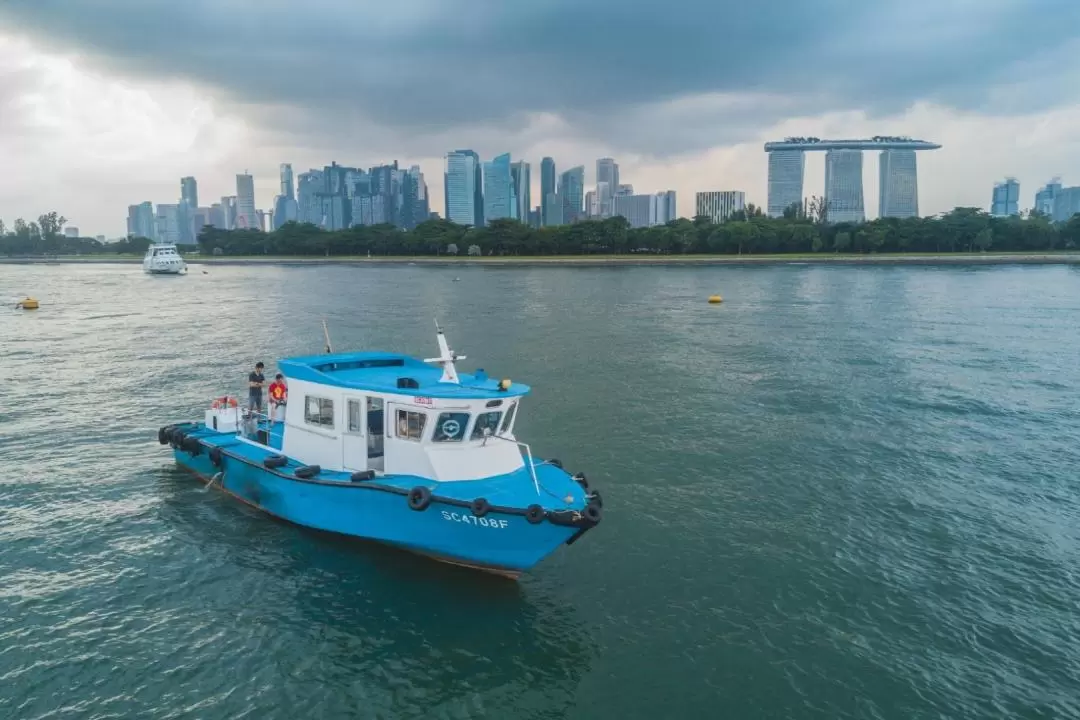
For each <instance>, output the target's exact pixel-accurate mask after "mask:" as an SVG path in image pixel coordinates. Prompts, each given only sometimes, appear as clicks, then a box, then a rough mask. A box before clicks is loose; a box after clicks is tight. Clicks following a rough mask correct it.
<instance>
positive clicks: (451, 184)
mask: <svg viewBox="0 0 1080 720" xmlns="http://www.w3.org/2000/svg"><path fill="white" fill-rule="evenodd" d="M443 187H444V190H445V197H446V219H447V220H449V221H451V222H455V223H457V224H459V225H472V226H474V227H480V226H482V225H483V224H484V207H483V205H484V203H483V198H484V194H483V189H482V186H481V174H480V157H479V156H478V155H477V154H476V153H475V152H473V151H472V150H454V151H452V152H449V153H447V154H446V169H445V173H444V175H443Z"/></svg>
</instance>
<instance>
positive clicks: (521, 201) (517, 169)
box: [510, 160, 532, 224]
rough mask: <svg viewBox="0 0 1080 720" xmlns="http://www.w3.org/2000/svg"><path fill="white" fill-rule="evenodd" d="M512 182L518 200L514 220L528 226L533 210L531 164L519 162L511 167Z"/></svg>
mask: <svg viewBox="0 0 1080 720" xmlns="http://www.w3.org/2000/svg"><path fill="white" fill-rule="evenodd" d="M510 180H511V182H512V183H513V186H514V196H515V198H516V200H517V202H516V205H515V212H514V219H515V220H517V221H518V222H520V223H523V224H528V222H529V211H530V209H531V208H532V189H531V186H532V178H531V172H530V170H529V163H527V162H525V161H524V160H519V161H517V162H516V163H513V164H512V165H511V166H510Z"/></svg>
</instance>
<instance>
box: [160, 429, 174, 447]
mask: <svg viewBox="0 0 1080 720" xmlns="http://www.w3.org/2000/svg"><path fill="white" fill-rule="evenodd" d="M173 430H175V428H174V427H173V426H172V425H166V426H165V427H163V428H160V429H159V430H158V431H157V441H158V442H159V443H161V444H162V445H168V444H169V438H170V437H172V432H173Z"/></svg>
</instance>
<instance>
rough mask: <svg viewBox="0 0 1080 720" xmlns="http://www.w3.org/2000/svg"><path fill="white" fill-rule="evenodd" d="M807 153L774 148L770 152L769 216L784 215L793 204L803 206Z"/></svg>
mask: <svg viewBox="0 0 1080 720" xmlns="http://www.w3.org/2000/svg"><path fill="white" fill-rule="evenodd" d="M805 169H806V153H804V152H803V151H802V150H774V151H772V152H770V153H769V207H768V213H769V217H782V216H783V214H784V211H785V210H786V209H788V208H789V207H791V206H792V205H798V206H799V207H802V201H803V173H804V170H805Z"/></svg>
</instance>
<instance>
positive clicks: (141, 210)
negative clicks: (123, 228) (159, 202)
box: [127, 202, 157, 240]
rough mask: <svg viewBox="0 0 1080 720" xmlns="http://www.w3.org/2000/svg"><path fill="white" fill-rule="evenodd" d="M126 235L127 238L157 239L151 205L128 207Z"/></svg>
mask: <svg viewBox="0 0 1080 720" xmlns="http://www.w3.org/2000/svg"><path fill="white" fill-rule="evenodd" d="M127 234H128V236H129V237H144V238H147V239H149V240H154V239H156V238H157V223H156V220H155V216H154V204H153V203H151V202H143V203H139V204H138V205H128V220H127Z"/></svg>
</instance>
